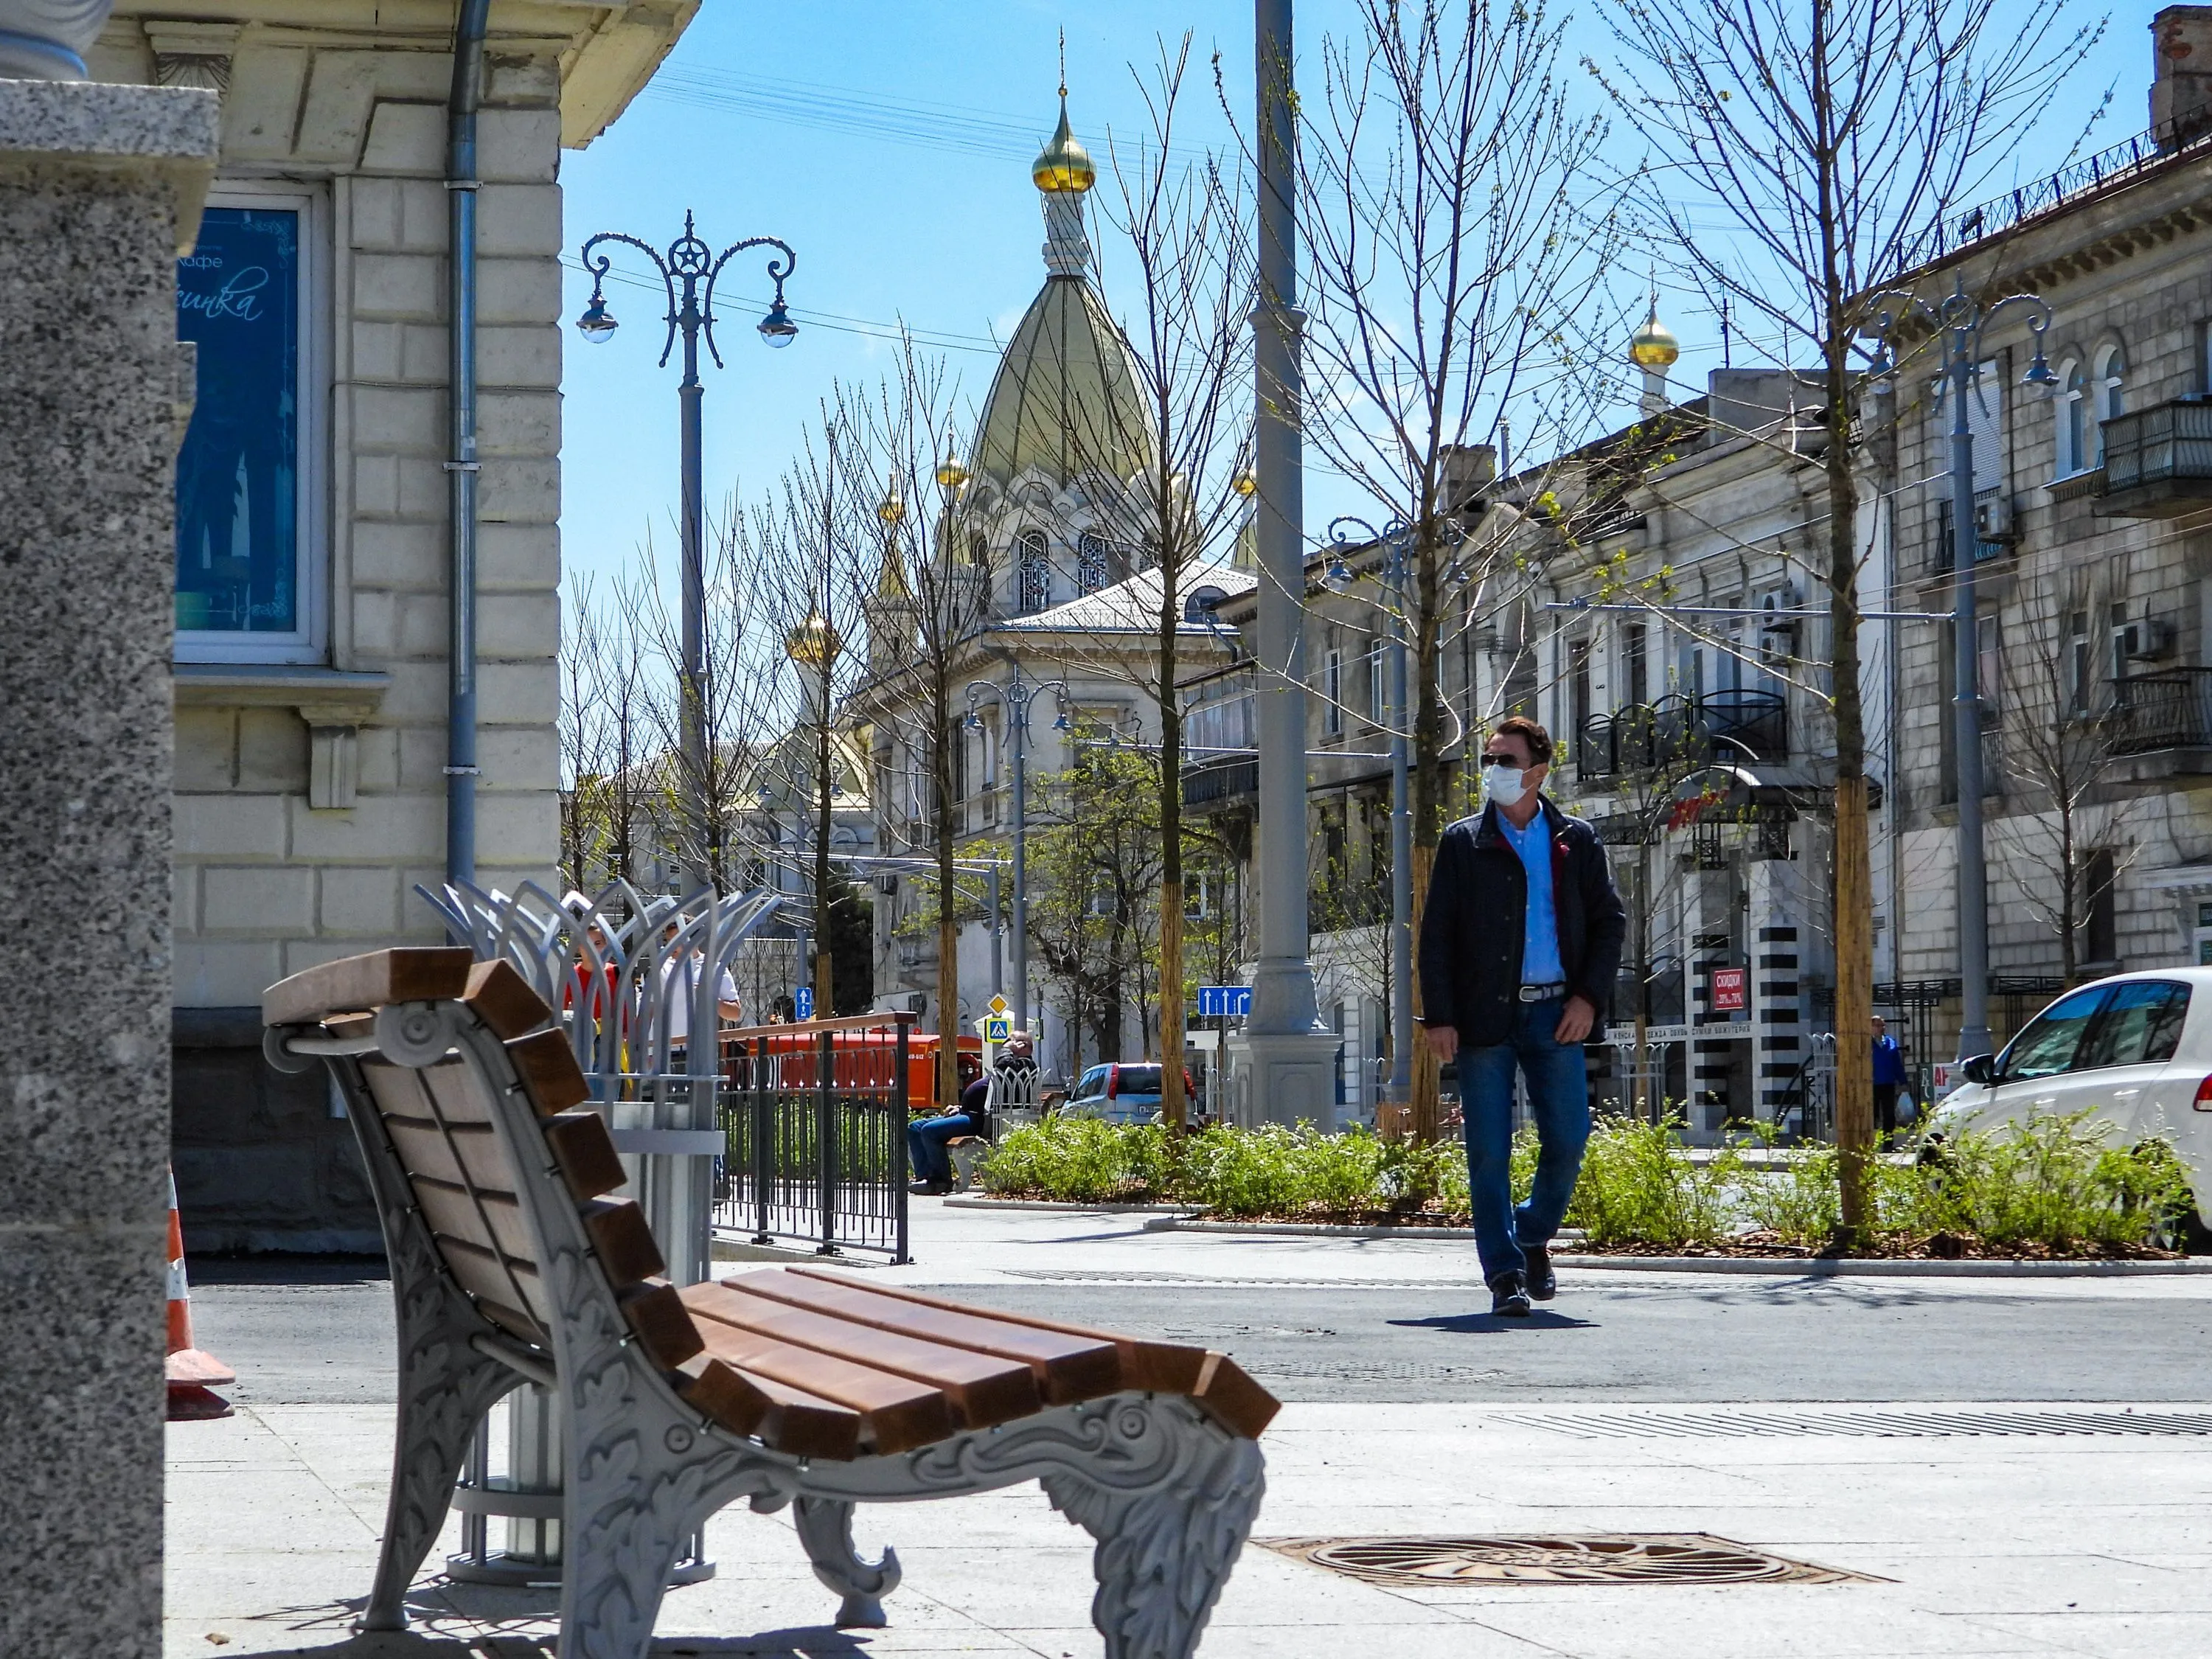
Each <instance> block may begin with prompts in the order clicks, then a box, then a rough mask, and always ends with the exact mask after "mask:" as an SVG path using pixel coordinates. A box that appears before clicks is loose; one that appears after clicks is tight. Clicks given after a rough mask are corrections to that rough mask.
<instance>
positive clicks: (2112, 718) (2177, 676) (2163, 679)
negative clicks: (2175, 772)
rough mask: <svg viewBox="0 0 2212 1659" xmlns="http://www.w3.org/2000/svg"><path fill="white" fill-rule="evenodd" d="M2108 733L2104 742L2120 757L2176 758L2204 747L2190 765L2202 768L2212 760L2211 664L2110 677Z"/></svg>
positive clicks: (2197, 768)
mask: <svg viewBox="0 0 2212 1659" xmlns="http://www.w3.org/2000/svg"><path fill="white" fill-rule="evenodd" d="M2105 733H2106V747H2107V748H2108V749H2109V750H2111V751H2112V755H2113V756H2114V757H2116V758H2118V759H2121V760H2125V759H2127V758H2128V757H2136V756H2164V757H2169V758H2172V757H2178V756H2181V755H2185V754H2187V753H2189V752H2190V751H2192V750H2194V751H2202V758H2200V760H2199V761H2198V762H2197V763H2196V764H2194V765H2192V766H2191V767H2190V769H2191V770H2192V771H2201V770H2203V769H2205V765H2206V763H2212V668H2160V669H2156V670H2154V671H2151V672H2149V673H2147V674H2124V675H2122V676H2121V677H2120V678H2118V679H2116V680H2114V681H2113V682H2112V712H2111V713H2109V714H2106V716H2105ZM2172 769H2174V768H2172V767H2168V768H2167V770H2172Z"/></svg>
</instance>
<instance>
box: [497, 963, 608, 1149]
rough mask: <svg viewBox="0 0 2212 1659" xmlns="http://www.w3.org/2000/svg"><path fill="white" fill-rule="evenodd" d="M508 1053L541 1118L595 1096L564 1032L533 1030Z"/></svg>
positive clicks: (580, 1103)
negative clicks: (585, 1079)
mask: <svg viewBox="0 0 2212 1659" xmlns="http://www.w3.org/2000/svg"><path fill="white" fill-rule="evenodd" d="M524 988H525V989H528V987H524ZM507 1058H508V1059H509V1060H513V1062H514V1070H515V1074H516V1075H517V1076H518V1077H520V1079H522V1081H523V1083H524V1084H525V1085H526V1086H527V1087H528V1088H529V1090H530V1097H531V1099H532V1101H533V1102H535V1103H536V1104H537V1107H538V1115H539V1116H541V1117H550V1116H551V1115H553V1114H554V1113H556V1112H565V1111H567V1110H568V1109H569V1108H570V1107H571V1106H580V1105H582V1104H583V1103H585V1102H586V1101H587V1100H589V1099H590V1098H591V1097H592V1089H591V1085H589V1084H587V1083H586V1082H585V1081H584V1073H583V1072H582V1070H581V1068H580V1067H579V1066H577V1064H576V1051H575V1050H574V1049H573V1048H570V1047H569V1046H568V1036H567V1035H566V1034H565V1033H563V1032H561V1031H556V1030H545V1031H532V1033H531V1034H530V1035H529V1036H520V1037H517V1038H515V1039H514V1041H513V1042H510V1043H508V1044H507Z"/></svg>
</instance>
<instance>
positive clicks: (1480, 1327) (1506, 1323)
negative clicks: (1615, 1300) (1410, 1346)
mask: <svg viewBox="0 0 2212 1659" xmlns="http://www.w3.org/2000/svg"><path fill="white" fill-rule="evenodd" d="M1385 1323H1388V1324H1391V1325H1396V1326H1399V1327H1401V1328H1403V1329H1407V1330H1417V1331H1457V1332H1460V1333H1461V1334H1477V1333H1489V1332H1493V1331H1594V1330H1596V1329H1598V1328H1599V1326H1598V1322H1597V1321H1595V1320H1594V1319H1570V1318H1568V1317H1567V1316H1566V1315H1565V1314H1561V1313H1553V1312H1552V1311H1551V1310H1549V1309H1546V1308H1539V1309H1537V1310H1536V1311H1535V1312H1534V1313H1532V1314H1530V1315H1529V1316H1528V1317H1527V1318H1525V1319H1504V1318H1501V1317H1500V1316H1498V1315H1497V1314H1492V1313H1463V1314H1437V1315H1435V1316H1432V1317H1431V1318H1428V1319H1392V1320H1388V1321H1386V1322H1385Z"/></svg>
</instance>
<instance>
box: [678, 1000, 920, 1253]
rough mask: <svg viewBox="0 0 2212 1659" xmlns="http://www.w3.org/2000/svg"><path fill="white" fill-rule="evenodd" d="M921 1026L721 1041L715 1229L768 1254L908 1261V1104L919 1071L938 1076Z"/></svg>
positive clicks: (886, 1018)
mask: <svg viewBox="0 0 2212 1659" xmlns="http://www.w3.org/2000/svg"><path fill="white" fill-rule="evenodd" d="M914 1019H915V1016H914V1015H913V1014H911V1013H906V1012H893V1013H875V1014H861V1015H856V1016H854V1017H852V1018H845V1019H816V1020H806V1021H803V1022H800V1023H799V1024H790V1025H752V1026H747V1027H745V1028H744V1029H743V1030H735V1031H727V1032H725V1033H724V1034H723V1039H722V1085H721V1090H720V1102H721V1120H722V1131H723V1133H724V1136H725V1137H726V1141H727V1145H728V1151H727V1152H726V1154H725V1157H724V1160H723V1163H722V1166H721V1171H720V1177H719V1180H718V1182H717V1184H716V1191H715V1195H714V1196H715V1203H714V1225H716V1227H718V1228H721V1229H725V1230H727V1231H737V1232H743V1233H747V1234H749V1235H750V1237H751V1238H752V1240H753V1242H754V1243H760V1244H767V1243H774V1242H775V1241H777V1240H779V1239H781V1240H789V1241H797V1242H803V1243H811V1244H812V1245H813V1246H814V1248H815V1249H817V1251H819V1252H820V1253H821V1254H823V1255H836V1254H838V1253H839V1252H841V1251H843V1250H848V1249H851V1250H868V1251H882V1252H883V1253H884V1254H885V1255H888V1256H889V1257H890V1260H891V1261H894V1262H902V1261H908V1259H909V1251H908V1235H907V1176H908V1170H907V1139H906V1126H907V1103H908V1100H909V1098H911V1097H913V1095H914V1092H915V1090H914V1079H913V1067H914V1066H915V1064H916V1063H917V1062H919V1063H921V1064H923V1065H925V1066H926V1065H927V1064H928V1060H927V1057H926V1056H924V1055H922V1054H917V1053H915V1052H914V1051H915V1047H916V1045H914V1044H912V1043H910V1042H908V1036H909V1035H910V1033H911V1030H912V1028H913V1024H914ZM923 1094H924V1097H927V1085H926V1080H925V1085H924V1089H923Z"/></svg>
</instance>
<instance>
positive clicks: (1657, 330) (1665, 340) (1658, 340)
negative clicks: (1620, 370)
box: [1628, 299, 1682, 368]
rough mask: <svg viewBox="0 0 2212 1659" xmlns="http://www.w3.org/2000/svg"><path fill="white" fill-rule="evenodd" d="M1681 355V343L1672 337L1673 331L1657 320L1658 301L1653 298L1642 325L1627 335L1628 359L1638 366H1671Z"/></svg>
mask: <svg viewBox="0 0 2212 1659" xmlns="http://www.w3.org/2000/svg"><path fill="white" fill-rule="evenodd" d="M1681 355H1682V343H1681V342H1680V341H1679V340H1677V339H1676V338H1675V337H1674V330H1672V329H1670V328H1668V326H1667V325H1666V324H1664V323H1662V322H1661V321H1660V320H1659V301H1657V300H1656V299H1655V300H1654V301H1652V302H1651V314H1650V316H1648V317H1646V318H1645V319H1644V326H1643V327H1641V328H1639V329H1638V330H1637V331H1636V332H1635V333H1633V334H1632V335H1630V336H1629V337H1628V361H1629V362H1632V363H1634V364H1635V365H1636V366H1637V368H1673V367H1674V360H1675V359H1676V358H1678V357H1680V356H1681Z"/></svg>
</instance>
